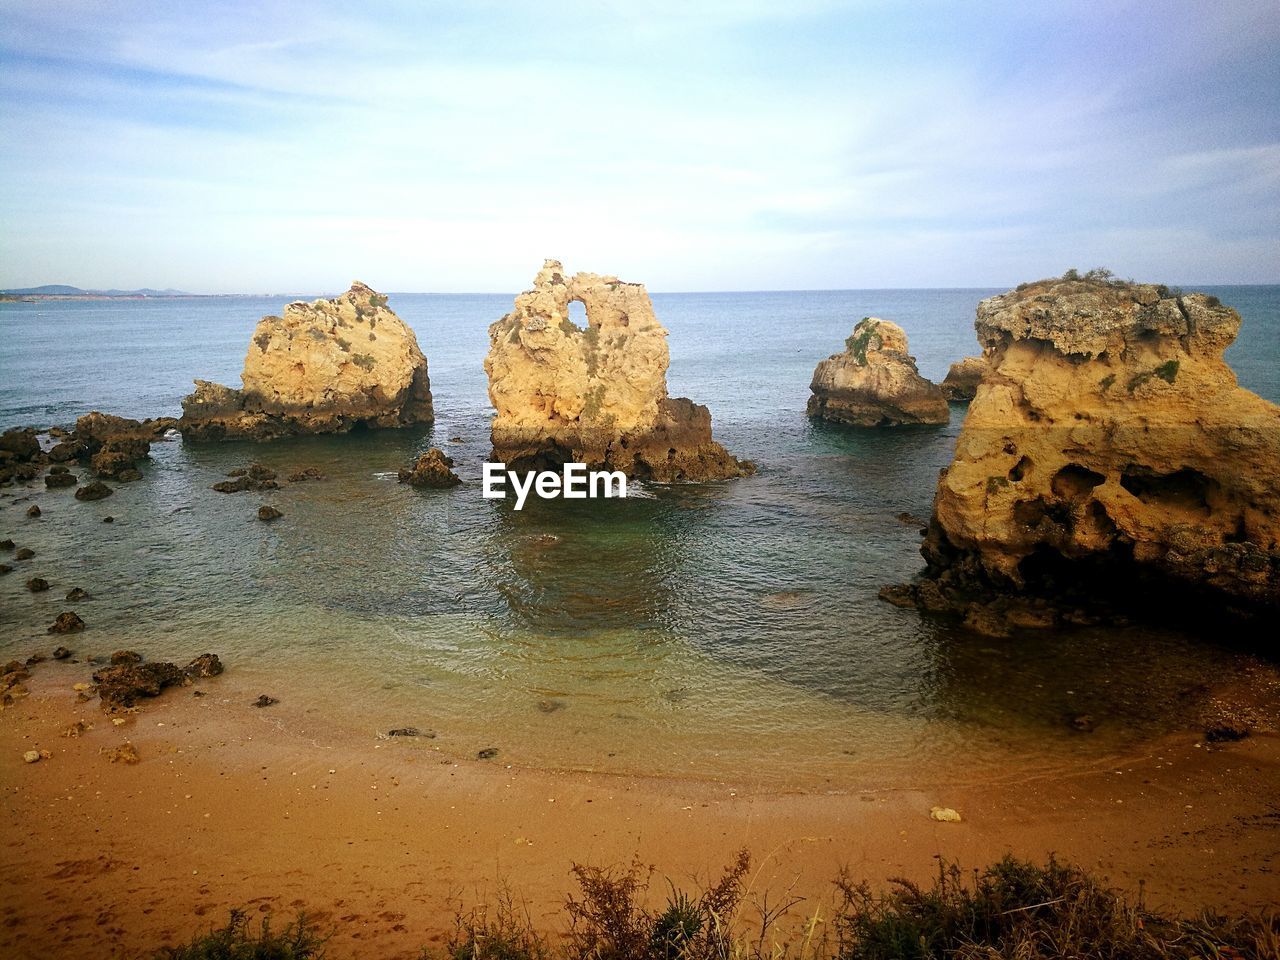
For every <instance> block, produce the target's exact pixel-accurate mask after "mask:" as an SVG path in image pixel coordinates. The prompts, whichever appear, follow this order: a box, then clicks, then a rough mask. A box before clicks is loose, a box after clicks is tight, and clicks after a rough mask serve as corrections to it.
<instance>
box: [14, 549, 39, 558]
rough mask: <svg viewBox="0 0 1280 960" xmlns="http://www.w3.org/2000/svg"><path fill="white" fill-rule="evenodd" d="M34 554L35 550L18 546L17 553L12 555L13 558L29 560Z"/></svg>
mask: <svg viewBox="0 0 1280 960" xmlns="http://www.w3.org/2000/svg"><path fill="white" fill-rule="evenodd" d="M35 555H36V552H35V551H34V550H32V549H31V548H30V547H19V548H18V551H17V553H15V554H14V555H13V559H15V560H30V559H31V558H32V557H34V556H35Z"/></svg>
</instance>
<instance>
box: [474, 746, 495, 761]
mask: <svg viewBox="0 0 1280 960" xmlns="http://www.w3.org/2000/svg"><path fill="white" fill-rule="evenodd" d="M497 755H498V748H497V747H485V748H484V749H483V750H480V751H477V753H476V757H477V759H480V760H492V759H493V758H494V757H496V756H497Z"/></svg>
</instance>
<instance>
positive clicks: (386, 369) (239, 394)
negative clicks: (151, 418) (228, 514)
mask: <svg viewBox="0 0 1280 960" xmlns="http://www.w3.org/2000/svg"><path fill="white" fill-rule="evenodd" d="M241 380H242V381H243V387H242V388H241V389H239V390H236V389H233V388H231V387H224V386H222V385H221V384H217V383H209V382H207V381H204V380H197V381H196V390H195V392H194V393H192V394H191V395H190V396H188V397H186V398H185V399H184V400H183V401H182V419H181V420H180V421H179V423H178V429H179V430H181V431H182V435H183V438H184V439H187V440H223V439H235V438H250V439H270V438H272V437H279V436H290V435H295V434H306V433H343V432H346V431H348V430H351V429H354V428H357V427H403V426H408V425H410V424H415V423H430V422H431V420H432V418H433V415H432V408H431V383H430V381H429V380H428V378H427V358H426V357H425V356H423V354H422V350H421V349H419V347H418V340H417V337H415V336H414V334H413V331H412V330H411V329H409V327H408V325H406V324H405V322H404V321H403V320H401V319H400V318H399V317H397V316H396V315H395V314H394V313H393V312H392V311H391V310H390V309H388V307H387V298H386V297H385V296H383V295H382V294H380V293H377V292H375V291H373V290H371V289H369V288H368V287H367V286H365V285H364V284H363V283H360V282H359V281H357V282H355V283H353V284H352V285H351V289H350V290H348V291H347V292H346V293H344V294H343V295H342V296H340V297H335V298H334V299H332V300H316V301H314V302H312V303H304V302H301V301H299V302H296V303H291V304H289V305H288V306H287V307H285V310H284V316H283V317H263V319H262V321H261V322H260V323H259V324H258V327H257V329H256V330H255V331H254V334H253V338H252V340H251V341H250V343H249V351H248V354H247V355H246V357H245V361H244V372H243V373H242V374H241Z"/></svg>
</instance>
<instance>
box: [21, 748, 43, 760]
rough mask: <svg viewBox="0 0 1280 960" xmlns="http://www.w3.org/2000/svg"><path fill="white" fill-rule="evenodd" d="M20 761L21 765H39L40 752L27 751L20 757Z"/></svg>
mask: <svg viewBox="0 0 1280 960" xmlns="http://www.w3.org/2000/svg"><path fill="white" fill-rule="evenodd" d="M22 761H23V763H39V762H40V751H39V750H28V751H27V752H26V753H24V754H23V755H22Z"/></svg>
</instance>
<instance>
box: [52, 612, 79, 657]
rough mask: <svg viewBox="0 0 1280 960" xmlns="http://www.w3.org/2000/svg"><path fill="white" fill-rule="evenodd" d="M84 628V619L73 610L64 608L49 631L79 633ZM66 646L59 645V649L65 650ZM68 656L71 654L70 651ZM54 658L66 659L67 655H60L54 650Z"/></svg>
mask: <svg viewBox="0 0 1280 960" xmlns="http://www.w3.org/2000/svg"><path fill="white" fill-rule="evenodd" d="M83 629H84V621H83V620H81V619H80V617H79V616H77V615H76V613H75V611H73V610H64V611H63V612H62V613H60V614H58V616H57V617H56V618H55V619H54V621H53V624H52V626H50V627H49V633H79V632H80V631H81V630H83ZM64 649H66V648H65V647H59V648H58V650H64ZM67 656H68V657H69V656H71V654H70V652H68V653H67ZM53 658H54V659H55V660H64V659H66V658H65V657H59V656H58V653H57V651H54V654H53Z"/></svg>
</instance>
